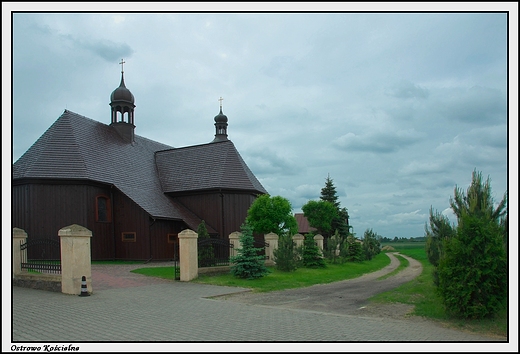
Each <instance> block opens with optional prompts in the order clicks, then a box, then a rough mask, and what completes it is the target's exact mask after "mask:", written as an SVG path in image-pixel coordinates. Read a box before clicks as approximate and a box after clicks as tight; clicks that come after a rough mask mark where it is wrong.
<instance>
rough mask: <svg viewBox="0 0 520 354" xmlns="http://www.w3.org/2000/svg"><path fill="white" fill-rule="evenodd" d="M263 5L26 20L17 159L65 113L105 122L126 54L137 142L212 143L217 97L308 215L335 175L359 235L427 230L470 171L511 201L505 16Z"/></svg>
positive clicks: (233, 127)
mask: <svg viewBox="0 0 520 354" xmlns="http://www.w3.org/2000/svg"><path fill="white" fill-rule="evenodd" d="M90 6H92V5H90ZM129 6H133V5H129ZM150 6H152V5H150ZM170 6H172V7H171V8H169V9H164V8H162V9H161V8H158V9H157V10H178V9H176V8H174V7H173V5H170ZM191 6H192V7H191V9H196V10H199V11H200V10H203V9H202V8H198V9H197V8H195V7H194V6H193V4H192V5H191ZM289 6H290V5H289ZM123 8H124V5H122V3H118V6H116V7H111V8H107V9H104V8H99V9H101V10H112V9H116V10H121V9H123ZM41 9H42V10H45V8H43V7H42V8H41ZM71 9H72V10H74V7H72V8H71ZM87 9H89V8H87ZM94 9H96V8H92V10H94ZM147 9H149V8H147ZM180 9H181V10H186V9H185V8H180ZM189 9H190V8H189ZM224 9H225V7H224ZM318 9H320V8H318ZM346 9H347V10H348V8H346ZM367 9H369V10H374V9H370V7H367ZM459 9H460V8H459ZM468 9H469V10H471V8H469V7H468ZM506 9H507V8H506ZM78 10H80V8H78ZM229 10H230V11H231V10H233V8H230V9H229ZM246 10H247V8H246ZM253 10H254V9H251V10H249V11H245V12H235V13H233V12H226V13H217V12H211V11H210V12H202V13H200V12H199V13H179V12H158V13H124V12H118V13H115V12H112V13H79V12H76V13H15V14H14V15H13V17H12V20H13V21H12V29H13V31H12V48H11V50H12V74H13V76H12V87H11V88H12V130H11V132H12V151H11V152H12V156H10V157H11V158H12V162H14V161H16V160H17V159H18V158H19V157H20V156H21V155H22V154H23V153H24V152H25V151H26V150H27V149H28V148H29V147H30V146H31V145H32V144H33V143H34V142H35V141H36V140H37V139H38V138H39V137H40V136H41V135H42V134H43V133H44V132H45V130H46V129H47V128H49V127H50V126H51V125H52V124H53V123H54V122H55V121H56V119H58V117H59V116H60V115H61V114H62V112H63V111H64V109H68V110H71V111H73V112H76V113H79V114H81V115H84V116H86V117H89V118H91V119H94V120H97V121H100V122H103V123H106V124H109V123H110V107H109V102H110V94H111V92H112V91H113V90H114V89H115V88H117V87H118V86H119V82H120V77H121V65H119V62H120V61H121V59H122V58H124V61H125V62H126V64H125V66H124V72H125V73H124V75H125V83H126V86H127V87H128V88H129V89H130V90H131V92H132V93H133V94H134V96H135V101H136V110H135V124H136V134H137V135H140V136H143V137H147V138H149V139H152V140H156V141H158V142H161V143H165V144H169V145H172V146H174V147H183V146H189V145H196V144H203V143H207V142H210V141H211V140H212V139H213V137H214V134H215V127H214V125H213V124H214V120H213V118H214V117H215V115H217V114H218V113H219V101H218V99H219V97H221V96H222V97H223V98H224V101H223V112H224V114H226V115H227V117H228V119H229V121H228V123H229V126H228V136H229V138H230V140H232V141H233V143H234V144H235V146H236V148H237V149H238V151H239V152H240V154H241V155H242V157H243V158H244V160H245V161H246V163H247V164H248V166H249V167H250V168H251V170H252V171H253V172H254V174H255V175H256V176H257V178H258V179H259V180H260V182H261V183H262V185H263V186H264V187H265V188H266V189H267V191H268V192H269V193H270V194H271V195H273V196H275V195H280V196H283V197H285V198H287V199H289V200H290V202H291V204H292V206H293V208H294V211H295V212H301V209H300V208H301V206H302V205H303V204H305V203H306V202H307V201H309V200H318V199H319V197H320V192H321V188H323V187H324V185H325V180H326V178H327V176H330V178H332V180H333V182H334V185H335V186H336V189H337V192H338V195H339V198H340V202H341V206H342V207H346V208H347V209H348V212H349V214H350V223H351V225H352V226H353V228H354V232H355V233H356V234H357V235H358V236H362V235H363V233H364V231H365V230H366V229H368V228H371V229H373V231H374V232H377V233H378V234H379V235H381V236H385V237H390V238H394V237H396V236H397V237H419V236H423V235H424V226H425V223H426V222H427V221H428V212H429V209H430V207H433V208H434V209H437V210H439V211H443V210H445V209H448V208H449V199H450V197H451V196H453V191H454V188H455V186H459V187H462V188H464V189H466V188H467V187H468V186H469V183H470V181H471V174H472V171H473V170H474V169H476V170H477V171H481V172H482V174H483V176H484V177H487V176H489V177H490V178H491V185H492V188H493V192H494V195H495V200H496V201H498V200H500V199H501V198H502V196H503V194H504V192H506V190H507V188H508V132H509V133H510V134H515V135H514V136H512V137H514V138H513V139H510V140H511V141H510V142H509V149H510V150H511V149H512V147H514V150H513V151H509V152H510V153H513V154H514V155H513V158H514V157H515V156H517V155H516V154H517V151H518V150H517V148H518V145H516V144H517V141H516V137H517V135H516V134H517V130H516V128H517V117H518V115H517V112H518V111H517V103H516V102H509V104H511V106H510V109H512V110H513V112H515V115H514V116H513V117H512V118H511V120H512V121H509V124H510V126H509V127H508V48H510V49H513V50H511V52H512V53H511V54H514V55H516V56H515V57H514V58H516V59H515V60H516V61H515V62H516V65H515V66H516V68H515V66H513V67H512V68H509V69H510V70H513V71H510V72H509V75H510V76H511V74H512V73H513V74H514V75H512V76H514V77H513V78H512V79H513V81H512V83H513V84H514V87H513V88H514V90H513V91H512V92H510V94H513V95H515V96H513V97H517V96H516V95H517V84H518V81H517V78H518V76H517V74H518V72H517V69H518V65H517V64H518V57H517V54H518V52H517V50H518V49H517V47H509V46H508V45H509V43H508V37H507V36H508V32H510V31H511V29H510V28H509V27H508V16H507V14H506V13H490V12H488V13H439V12H437V13H434V12H422V13H410V12H408V13H391V12H377V13H376V12H372V13H353V12H335V11H328V12H325V13H316V12H304V13H297V12H290V13H282V12H274V13H273V12H270V13H267V12H255V11H253ZM272 10H276V8H273V9H272ZM291 10H293V11H296V10H301V8H296V7H295V8H292V9H291ZM354 10H356V9H355V8H354ZM494 10H495V11H497V10H500V8H496V9H494ZM7 20H9V18H7ZM517 20H518V18H516V21H517ZM510 25H511V23H510ZM4 26H5V22H4ZM514 26H516V29H518V22H516V23H515V24H514ZM515 33H517V31H513V32H510V35H511V36H512V37H510V38H509V40H510V41H511V43H517V40H518V37H517V34H515ZM515 46H516V44H515ZM4 81H5V80H4ZM510 84H511V82H510ZM515 101H516V100H515ZM510 115H511V112H510ZM3 121H4V123H5V121H7V115H4V119H3ZM508 128H509V130H508ZM511 128H513V129H511ZM4 131H5V130H4ZM8 131H9V130H8ZM8 138H9V137H7V139H8ZM512 144H515V145H512ZM6 158H7V157H6ZM509 158H510V159H512V157H511V156H509ZM515 161H516V158H515ZM515 171H516V169H515ZM510 172H511V171H510ZM514 178H515V184H517V182H518V178H517V174H515V177H514ZM511 187H512V186H511ZM446 212H448V210H446Z"/></svg>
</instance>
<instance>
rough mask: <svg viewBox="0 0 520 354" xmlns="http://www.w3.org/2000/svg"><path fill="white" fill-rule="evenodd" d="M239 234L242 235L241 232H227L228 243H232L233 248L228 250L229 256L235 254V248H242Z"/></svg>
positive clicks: (236, 253)
mask: <svg viewBox="0 0 520 354" xmlns="http://www.w3.org/2000/svg"><path fill="white" fill-rule="evenodd" d="M240 236H242V233H241V232H238V231H235V232H232V233H230V234H229V243H231V244H232V245H233V248H231V249H230V250H229V256H230V257H233V256H237V255H238V252H237V249H239V248H242V244H241V243H240Z"/></svg>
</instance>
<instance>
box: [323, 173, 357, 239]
mask: <svg viewBox="0 0 520 354" xmlns="http://www.w3.org/2000/svg"><path fill="white" fill-rule="evenodd" d="M320 199H321V200H323V201H328V202H330V203H332V204H334V206H335V207H336V209H337V215H336V216H335V217H334V219H333V220H332V225H331V232H330V234H324V235H323V236H324V237H330V236H331V235H333V234H334V233H335V231H336V230H338V232H339V234H340V236H341V238H342V239H343V240H344V239H346V237H347V236H348V235H349V233H350V225H349V221H348V219H349V215H348V211H347V209H346V208H341V206H340V202H339V201H338V199H339V197H338V194H337V192H336V186H334V181H333V180H332V178H330V175H328V176H327V179H326V180H325V187H323V188H322V189H321V196H320Z"/></svg>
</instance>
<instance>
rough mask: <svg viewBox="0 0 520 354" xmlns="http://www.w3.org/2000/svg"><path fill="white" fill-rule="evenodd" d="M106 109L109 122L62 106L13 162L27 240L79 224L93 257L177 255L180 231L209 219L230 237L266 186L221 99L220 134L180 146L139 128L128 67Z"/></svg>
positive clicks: (212, 229)
mask: <svg viewBox="0 0 520 354" xmlns="http://www.w3.org/2000/svg"><path fill="white" fill-rule="evenodd" d="M221 102H222V101H221ZM110 108H111V114H110V123H109V124H104V123H101V122H99V121H96V120H93V119H90V118H87V117H84V116H82V115H80V114H77V113H74V112H71V111H69V110H65V111H64V112H63V114H62V115H61V116H60V117H59V118H58V119H57V120H56V121H55V122H54V124H52V125H51V126H50V127H49V128H48V130H47V131H46V132H45V133H44V134H43V135H42V136H41V137H40V138H39V139H38V140H37V141H36V142H35V143H34V144H33V145H32V146H31V147H30V148H29V149H28V150H27V151H26V152H25V153H24V154H23V155H22V156H21V157H20V158H19V159H18V160H17V161H16V162H15V163H14V164H13V167H12V226H13V227H18V228H20V229H23V230H25V231H26V232H27V234H28V237H29V239H31V238H56V239H57V238H58V230H60V229H61V228H62V227H64V226H67V225H71V224H78V225H82V226H84V227H86V228H88V229H89V230H91V231H92V239H91V252H92V257H91V258H92V260H109V259H122V260H165V259H171V258H172V257H173V251H174V244H175V243H176V242H177V235H178V233H179V232H181V231H182V230H184V229H187V228H189V229H192V230H194V231H197V228H198V225H199V224H200V223H201V222H202V221H203V220H204V221H205V224H206V227H207V229H208V232H209V233H210V235H211V236H212V237H214V238H226V239H227V237H228V235H229V234H230V233H232V232H234V231H239V230H240V226H241V225H242V224H243V222H244V221H245V218H246V216H247V210H248V209H249V207H250V206H251V204H252V203H253V201H254V200H255V199H256V197H257V196H258V195H261V194H264V193H267V191H266V190H265V189H264V187H263V186H262V185H261V183H260V182H259V181H258V179H257V178H256V177H255V176H254V174H253V173H252V171H251V170H250V169H249V168H248V166H247V165H246V163H245V161H244V160H243V159H242V157H241V156H240V154H239V152H238V151H237V149H236V148H235V146H234V144H233V142H232V141H231V140H229V139H228V135H227V127H228V118H227V116H225V115H224V114H223V113H222V103H221V104H220V112H219V114H218V115H217V116H215V118H214V121H215V123H214V125H215V137H214V139H213V140H212V141H211V142H209V143H205V144H200V145H195V146H188V147H182V148H174V147H172V146H169V145H166V144H163V143H159V142H156V141H152V140H150V139H147V138H145V137H142V136H139V135H136V134H135V127H136V125H135V124H136V119H135V114H134V111H135V98H134V96H133V94H132V93H131V92H130V90H129V89H128V88H126V85H125V81H124V72H123V70H121V82H120V85H119V87H117V88H116V89H115V90H114V91H113V92H112V94H111V96H110Z"/></svg>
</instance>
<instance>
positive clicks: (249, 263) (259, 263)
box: [230, 222, 269, 279]
mask: <svg viewBox="0 0 520 354" xmlns="http://www.w3.org/2000/svg"><path fill="white" fill-rule="evenodd" d="M241 230H242V235H241V236H240V242H241V244H242V248H239V249H237V253H238V254H237V255H236V256H232V257H230V262H231V263H232V266H231V274H233V275H234V276H236V277H239V278H245V279H257V278H261V277H263V276H264V275H266V274H268V273H269V269H267V267H266V266H265V259H264V256H262V255H258V252H259V251H261V250H262V249H261V248H256V247H255V246H254V242H255V239H254V238H253V230H252V228H251V226H250V225H248V224H247V222H246V223H244V224H243V225H242V227H241Z"/></svg>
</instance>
